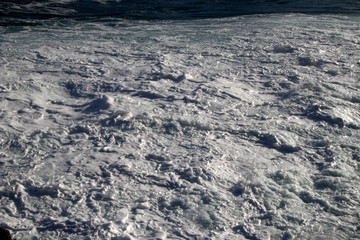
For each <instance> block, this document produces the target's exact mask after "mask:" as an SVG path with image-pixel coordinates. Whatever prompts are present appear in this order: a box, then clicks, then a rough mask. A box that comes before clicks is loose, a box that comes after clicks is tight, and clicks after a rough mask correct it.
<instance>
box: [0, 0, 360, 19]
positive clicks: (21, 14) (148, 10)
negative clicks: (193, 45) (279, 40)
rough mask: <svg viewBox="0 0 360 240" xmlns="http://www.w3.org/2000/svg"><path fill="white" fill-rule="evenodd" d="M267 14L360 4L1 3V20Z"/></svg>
mask: <svg viewBox="0 0 360 240" xmlns="http://www.w3.org/2000/svg"><path fill="white" fill-rule="evenodd" d="M264 13H265V14H266V13H306V14H314V13H342V14H359V13H360V1H359V0H324V1H320V0H132V1H131V0H72V1H69V0H2V1H1V3H0V16H1V18H4V17H5V18H8V17H12V18H14V17H15V18H52V17H71V18H84V17H85V18H88V17H101V16H103V17H109V16H111V17H119V18H128V19H146V20H149V19H150V20H151V19H193V18H219V17H230V16H239V15H249V14H264Z"/></svg>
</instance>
